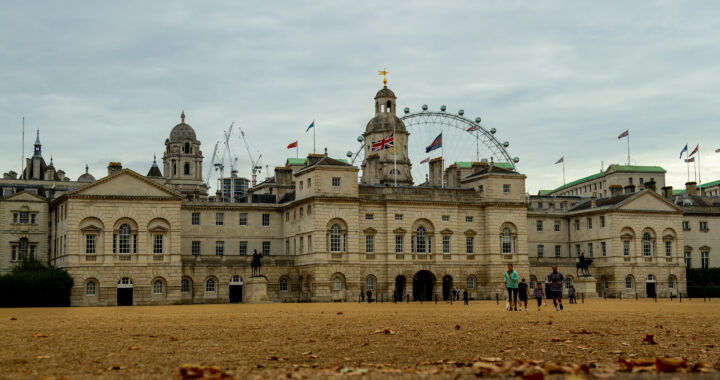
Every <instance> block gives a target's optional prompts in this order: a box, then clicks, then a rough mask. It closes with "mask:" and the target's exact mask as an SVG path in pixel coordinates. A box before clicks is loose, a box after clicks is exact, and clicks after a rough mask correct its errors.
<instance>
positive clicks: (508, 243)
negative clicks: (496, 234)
mask: <svg viewBox="0 0 720 380" xmlns="http://www.w3.org/2000/svg"><path fill="white" fill-rule="evenodd" d="M514 243H515V237H514V236H512V231H510V228H508V227H505V228H503V230H502V253H504V254H512V253H513V251H514V250H515V244H514Z"/></svg>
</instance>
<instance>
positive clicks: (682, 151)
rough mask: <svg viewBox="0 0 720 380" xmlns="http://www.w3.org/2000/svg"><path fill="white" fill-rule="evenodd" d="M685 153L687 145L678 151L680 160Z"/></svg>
mask: <svg viewBox="0 0 720 380" xmlns="http://www.w3.org/2000/svg"><path fill="white" fill-rule="evenodd" d="M685 152H687V144H685V147H684V148H682V150H681V151H680V158H682V154H683V153H685Z"/></svg>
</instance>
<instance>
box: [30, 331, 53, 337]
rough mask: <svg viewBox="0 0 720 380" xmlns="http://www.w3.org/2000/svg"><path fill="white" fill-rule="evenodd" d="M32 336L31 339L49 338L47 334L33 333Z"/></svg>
mask: <svg viewBox="0 0 720 380" xmlns="http://www.w3.org/2000/svg"><path fill="white" fill-rule="evenodd" d="M32 336H33V338H47V337H49V336H50V335H48V334H41V333H38V332H36V333H33V334H32Z"/></svg>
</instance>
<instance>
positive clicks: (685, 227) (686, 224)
mask: <svg viewBox="0 0 720 380" xmlns="http://www.w3.org/2000/svg"><path fill="white" fill-rule="evenodd" d="M682 229H683V231H690V222H688V221H687V220H683V222H682Z"/></svg>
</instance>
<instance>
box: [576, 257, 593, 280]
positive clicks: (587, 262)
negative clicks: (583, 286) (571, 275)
mask: <svg viewBox="0 0 720 380" xmlns="http://www.w3.org/2000/svg"><path fill="white" fill-rule="evenodd" d="M592 262H593V259H586V258H585V253H584V252H583V253H581V254H580V257H579V258H578V262H577V264H575V274H576V275H578V272H580V274H579V275H578V277H590V276H592V275H591V274H590V270H589V269H588V268H589V267H590V266H591V265H592Z"/></svg>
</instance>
